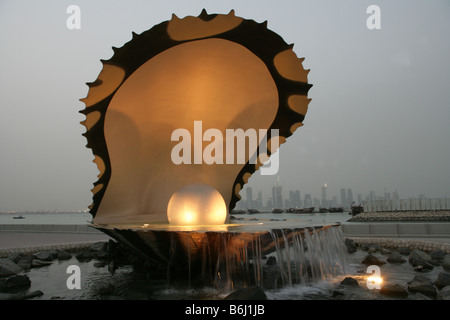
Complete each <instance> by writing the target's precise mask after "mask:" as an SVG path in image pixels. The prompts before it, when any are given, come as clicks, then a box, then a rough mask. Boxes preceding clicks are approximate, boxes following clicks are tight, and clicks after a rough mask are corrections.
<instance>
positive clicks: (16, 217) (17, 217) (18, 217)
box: [13, 215, 25, 219]
mask: <svg viewBox="0 0 450 320" xmlns="http://www.w3.org/2000/svg"><path fill="white" fill-rule="evenodd" d="M13 219H25V217H24V216H22V215H20V216H14V217H13Z"/></svg>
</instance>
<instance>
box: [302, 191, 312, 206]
mask: <svg viewBox="0 0 450 320" xmlns="http://www.w3.org/2000/svg"><path fill="white" fill-rule="evenodd" d="M303 204H304V206H305V208H309V207H312V204H313V203H312V199H311V195H310V194H309V193H307V194H305V201H304V202H303Z"/></svg>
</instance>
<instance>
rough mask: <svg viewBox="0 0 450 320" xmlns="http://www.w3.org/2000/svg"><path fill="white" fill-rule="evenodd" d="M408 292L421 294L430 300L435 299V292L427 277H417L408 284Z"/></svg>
mask: <svg viewBox="0 0 450 320" xmlns="http://www.w3.org/2000/svg"><path fill="white" fill-rule="evenodd" d="M408 291H409V292H412V293H421V294H424V295H426V296H427V297H430V298H436V296H437V291H436V288H435V287H434V285H433V283H432V282H431V280H430V279H429V278H428V277H425V276H423V275H417V276H415V277H414V279H413V280H411V281H410V282H408Z"/></svg>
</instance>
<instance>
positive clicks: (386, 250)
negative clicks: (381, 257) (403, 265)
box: [380, 248, 392, 254]
mask: <svg viewBox="0 0 450 320" xmlns="http://www.w3.org/2000/svg"><path fill="white" fill-rule="evenodd" d="M380 252H381V254H392V251H391V250H389V249H386V248H381V250H380Z"/></svg>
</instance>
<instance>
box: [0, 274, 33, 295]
mask: <svg viewBox="0 0 450 320" xmlns="http://www.w3.org/2000/svg"><path fill="white" fill-rule="evenodd" d="M2 280H4V282H5V291H10V290H17V289H28V288H29V287H30V286H31V281H30V278H28V276H27V275H14V276H10V277H8V278H7V279H2Z"/></svg>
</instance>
